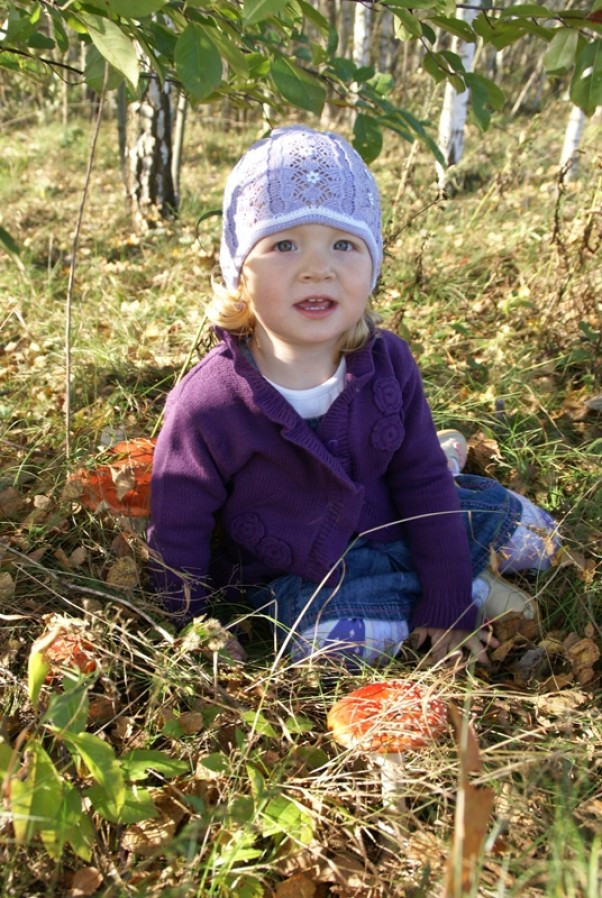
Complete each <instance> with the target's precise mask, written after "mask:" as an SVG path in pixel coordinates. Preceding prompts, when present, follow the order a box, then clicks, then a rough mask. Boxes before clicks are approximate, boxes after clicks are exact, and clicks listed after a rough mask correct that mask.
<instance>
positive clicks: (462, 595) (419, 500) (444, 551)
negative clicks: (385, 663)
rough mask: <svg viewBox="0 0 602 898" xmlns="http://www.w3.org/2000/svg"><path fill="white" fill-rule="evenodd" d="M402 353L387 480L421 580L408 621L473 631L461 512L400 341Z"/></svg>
mask: <svg viewBox="0 0 602 898" xmlns="http://www.w3.org/2000/svg"><path fill="white" fill-rule="evenodd" d="M404 352H405V358H404V359H403V377H402V383H403V394H404V396H403V427H404V439H403V443H402V446H401V448H400V450H399V452H398V453H397V456H396V459H395V463H394V465H392V466H391V469H390V474H389V482H390V484H391V488H392V490H393V495H394V496H395V500H396V504H397V507H398V509H399V512H400V514H401V517H402V519H403V520H404V521H405V524H404V527H405V530H406V534H407V539H408V542H409V544H410V549H411V552H412V558H413V560H414V564H415V565H416V568H417V570H418V573H419V576H420V581H421V584H422V598H421V600H420V601H419V602H418V604H417V605H416V607H415V609H414V613H413V616H412V625H413V626H414V627H418V626H426V627H441V628H448V627H458V628H460V629H463V630H473V629H474V628H475V626H476V619H477V609H476V607H475V606H474V605H473V603H472V564H471V559H470V548H469V542H468V536H467V532H466V527H465V523H464V519H463V518H464V515H463V513H462V512H461V510H460V502H459V497H458V491H457V488H456V485H455V483H454V479H453V477H452V475H451V472H450V471H449V468H448V466H447V459H446V458H445V454H444V453H443V450H442V449H441V447H440V445H439V440H438V438H437V432H436V429H435V424H434V421H433V417H432V414H431V410H430V407H429V404H428V402H427V399H426V396H425V394H424V388H423V385H422V379H421V376H420V373H419V371H418V366H417V365H416V362H415V360H414V358H413V356H412V355H411V353H410V350H409V349H408V348H407V346H405V344H404Z"/></svg>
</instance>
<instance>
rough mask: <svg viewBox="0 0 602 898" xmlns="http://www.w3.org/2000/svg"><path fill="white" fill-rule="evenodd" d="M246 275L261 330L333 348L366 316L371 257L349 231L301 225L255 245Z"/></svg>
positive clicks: (280, 338)
mask: <svg viewBox="0 0 602 898" xmlns="http://www.w3.org/2000/svg"><path fill="white" fill-rule="evenodd" d="M242 276H243V280H244V285H245V292H246V294H247V296H248V299H249V300H250V302H251V304H252V307H253V311H254V313H255V317H256V319H257V327H258V328H259V329H260V332H261V330H263V331H264V333H266V334H268V335H269V336H270V337H271V338H272V341H274V340H275V341H279V342H285V343H288V344H291V345H294V346H298V347H301V346H306V345H315V344H318V343H319V344H323V345H324V346H325V348H329V349H334V348H335V347H336V345H337V343H338V341H339V340H340V338H341V336H342V335H343V334H344V333H346V332H347V331H348V330H349V329H350V328H351V327H353V326H354V325H355V324H356V323H357V322H358V321H359V320H360V318H361V317H362V315H363V314H364V311H365V308H366V303H367V302H368V298H369V295H370V282H371V276H372V260H371V258H370V254H369V252H368V247H367V246H366V244H365V243H364V241H363V240H361V239H360V238H359V237H356V236H355V235H353V234H349V233H348V232H347V231H344V230H338V229H336V228H332V227H329V226H327V225H320V224H308V225H297V226H296V227H293V228H287V229H286V230H284V231H278V233H276V234H273V235H272V236H270V237H264V238H263V239H262V240H260V241H259V243H256V244H255V246H254V247H253V249H252V250H251V252H250V253H249V255H248V256H247V258H246V260H245V264H244V266H243V270H242Z"/></svg>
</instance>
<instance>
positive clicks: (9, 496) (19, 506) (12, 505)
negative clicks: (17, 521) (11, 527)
mask: <svg viewBox="0 0 602 898" xmlns="http://www.w3.org/2000/svg"><path fill="white" fill-rule="evenodd" d="M24 508H25V499H24V498H23V497H22V496H21V494H20V493H19V492H18V490H16V489H15V488H14V486H9V487H7V489H5V490H0V517H2V518H4V519H5V520H6V519H12V518H16V517H18V515H19V512H21V511H22V510H23V509H24Z"/></svg>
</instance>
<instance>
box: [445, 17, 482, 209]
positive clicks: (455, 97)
mask: <svg viewBox="0 0 602 898" xmlns="http://www.w3.org/2000/svg"><path fill="white" fill-rule="evenodd" d="M479 5H480V0H475V2H474V3H473V4H472V6H471V8H470V9H459V10H458V13H457V18H458V19H463V20H464V21H465V22H467V23H468V24H471V22H472V21H473V19H475V18H476V16H477V14H478V11H479V10H478V8H477V7H478V6H479ZM451 50H452V52H454V53H457V54H458V56H460V58H461V59H462V64H463V65H464V69H465V71H467V72H472V67H473V62H474V55H475V45H474V44H472V43H466V42H464V41H462V40H460V39H459V38H457V37H454V38H453V39H452V45H451ZM469 97H470V92H469V91H468V90H464V91H462V92H461V93H458V92H457V91H456V90H455V88H454V87H452V85H451V84H450V83H449V82H447V84H446V85H445V94H444V97H443V107H442V110H441V117H440V119H439V139H438V144H439V149H440V150H441V153H442V155H443V158H444V159H445V161H446V163H447V166H448V167H449V166H450V165H457V164H458V162H459V161H460V159H461V158H462V154H463V152H464V127H465V125H466V116H467V112H468V100H469ZM437 174H438V182H439V189H440V190H441V191H443V192H444V191H445V188H446V186H447V168H446V167H444V166H442V165H441V164H440V163H437Z"/></svg>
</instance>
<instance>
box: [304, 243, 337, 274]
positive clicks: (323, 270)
mask: <svg viewBox="0 0 602 898" xmlns="http://www.w3.org/2000/svg"><path fill="white" fill-rule="evenodd" d="M303 262H304V264H303V269H302V274H303V277H304V278H305V279H306V280H318V279H319V280H321V279H323V278H327V277H331V276H332V273H333V268H332V260H331V258H330V253H329V252H328V251H327V250H325V249H321V248H317V247H316V248H313V249H310V250H308V252H307V253H306V255H305V258H304V260H303Z"/></svg>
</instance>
